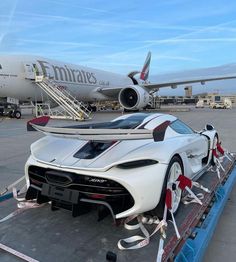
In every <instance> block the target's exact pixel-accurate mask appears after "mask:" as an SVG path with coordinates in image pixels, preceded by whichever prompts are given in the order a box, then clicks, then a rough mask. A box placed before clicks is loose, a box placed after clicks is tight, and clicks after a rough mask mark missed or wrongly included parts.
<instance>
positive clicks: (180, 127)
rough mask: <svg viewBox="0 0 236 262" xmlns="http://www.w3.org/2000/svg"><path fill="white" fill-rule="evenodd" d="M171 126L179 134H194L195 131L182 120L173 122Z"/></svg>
mask: <svg viewBox="0 0 236 262" xmlns="http://www.w3.org/2000/svg"><path fill="white" fill-rule="evenodd" d="M170 127H171V128H172V129H173V130H174V131H175V132H177V133H179V134H194V133H195V132H194V131H193V130H192V129H191V128H190V127H189V126H187V125H186V124H185V123H183V122H182V121H180V120H176V121H174V122H173V123H171V125H170Z"/></svg>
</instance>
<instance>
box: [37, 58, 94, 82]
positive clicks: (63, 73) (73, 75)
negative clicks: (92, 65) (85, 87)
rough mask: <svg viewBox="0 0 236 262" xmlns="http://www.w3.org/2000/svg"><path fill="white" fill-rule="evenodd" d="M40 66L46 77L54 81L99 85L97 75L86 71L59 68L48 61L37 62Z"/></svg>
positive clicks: (65, 67)
mask: <svg viewBox="0 0 236 262" xmlns="http://www.w3.org/2000/svg"><path fill="white" fill-rule="evenodd" d="M37 62H38V64H39V65H40V67H41V71H42V73H43V75H44V76H49V77H51V78H52V79H55V80H59V81H65V82H74V83H82V84H93V85H95V84H96V83H97V79H96V77H95V74H94V73H92V72H88V71H85V70H82V69H81V70H79V69H72V68H69V67H68V66H66V65H64V66H58V65H52V64H50V63H48V62H46V61H41V60H37Z"/></svg>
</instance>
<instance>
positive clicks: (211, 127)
mask: <svg viewBox="0 0 236 262" xmlns="http://www.w3.org/2000/svg"><path fill="white" fill-rule="evenodd" d="M214 129H215V128H214V126H213V125H210V124H206V126H205V130H207V131H212V130H214Z"/></svg>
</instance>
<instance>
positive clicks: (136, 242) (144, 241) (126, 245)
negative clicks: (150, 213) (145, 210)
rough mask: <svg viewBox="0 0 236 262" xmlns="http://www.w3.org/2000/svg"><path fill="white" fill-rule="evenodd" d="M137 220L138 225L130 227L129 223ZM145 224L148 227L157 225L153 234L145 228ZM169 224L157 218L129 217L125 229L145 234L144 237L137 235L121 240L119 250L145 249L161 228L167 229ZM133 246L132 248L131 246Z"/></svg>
mask: <svg viewBox="0 0 236 262" xmlns="http://www.w3.org/2000/svg"><path fill="white" fill-rule="evenodd" d="M135 218H137V221H138V224H134V225H130V224H129V222H131V221H132V220H134V219H135ZM144 224H147V225H153V224H154V225H155V227H154V230H153V232H152V233H151V234H150V233H149V232H148V230H147V229H146V228H145V226H144ZM166 226H167V223H166V221H164V220H161V221H160V220H159V219H158V218H156V217H153V218H151V217H150V218H148V217H144V216H143V215H134V216H131V217H128V218H127V219H126V220H125V222H124V227H125V228H126V229H128V230H135V229H140V230H141V231H142V233H143V236H141V235H135V236H132V237H128V238H125V239H121V240H119V242H118V244H117V245H118V248H119V249H121V250H128V249H138V248H142V247H145V246H147V245H148V244H149V242H150V238H151V237H152V236H153V235H154V234H155V233H156V232H157V231H159V230H160V229H161V228H163V227H166ZM131 244H133V245H132V246H130V245H131Z"/></svg>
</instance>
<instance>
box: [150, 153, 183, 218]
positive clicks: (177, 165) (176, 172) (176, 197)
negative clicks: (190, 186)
mask: <svg viewBox="0 0 236 262" xmlns="http://www.w3.org/2000/svg"><path fill="white" fill-rule="evenodd" d="M180 175H183V164H182V162H181V160H180V158H179V157H178V156H174V157H173V158H172V159H171V161H170V163H169V165H168V168H167V171H166V176H165V181H164V183H163V188H162V193H161V197H160V201H159V203H158V205H157V206H156V207H155V208H154V209H153V210H151V211H149V214H150V215H152V216H158V217H159V218H162V217H163V212H164V208H165V198H166V188H167V187H168V188H170V189H171V192H172V212H173V213H176V212H177V210H178V207H179V204H180V200H181V195H182V190H181V189H180V188H179V187H178V186H177V185H176V183H175V182H176V181H177V179H178V177H179V176H180Z"/></svg>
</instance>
